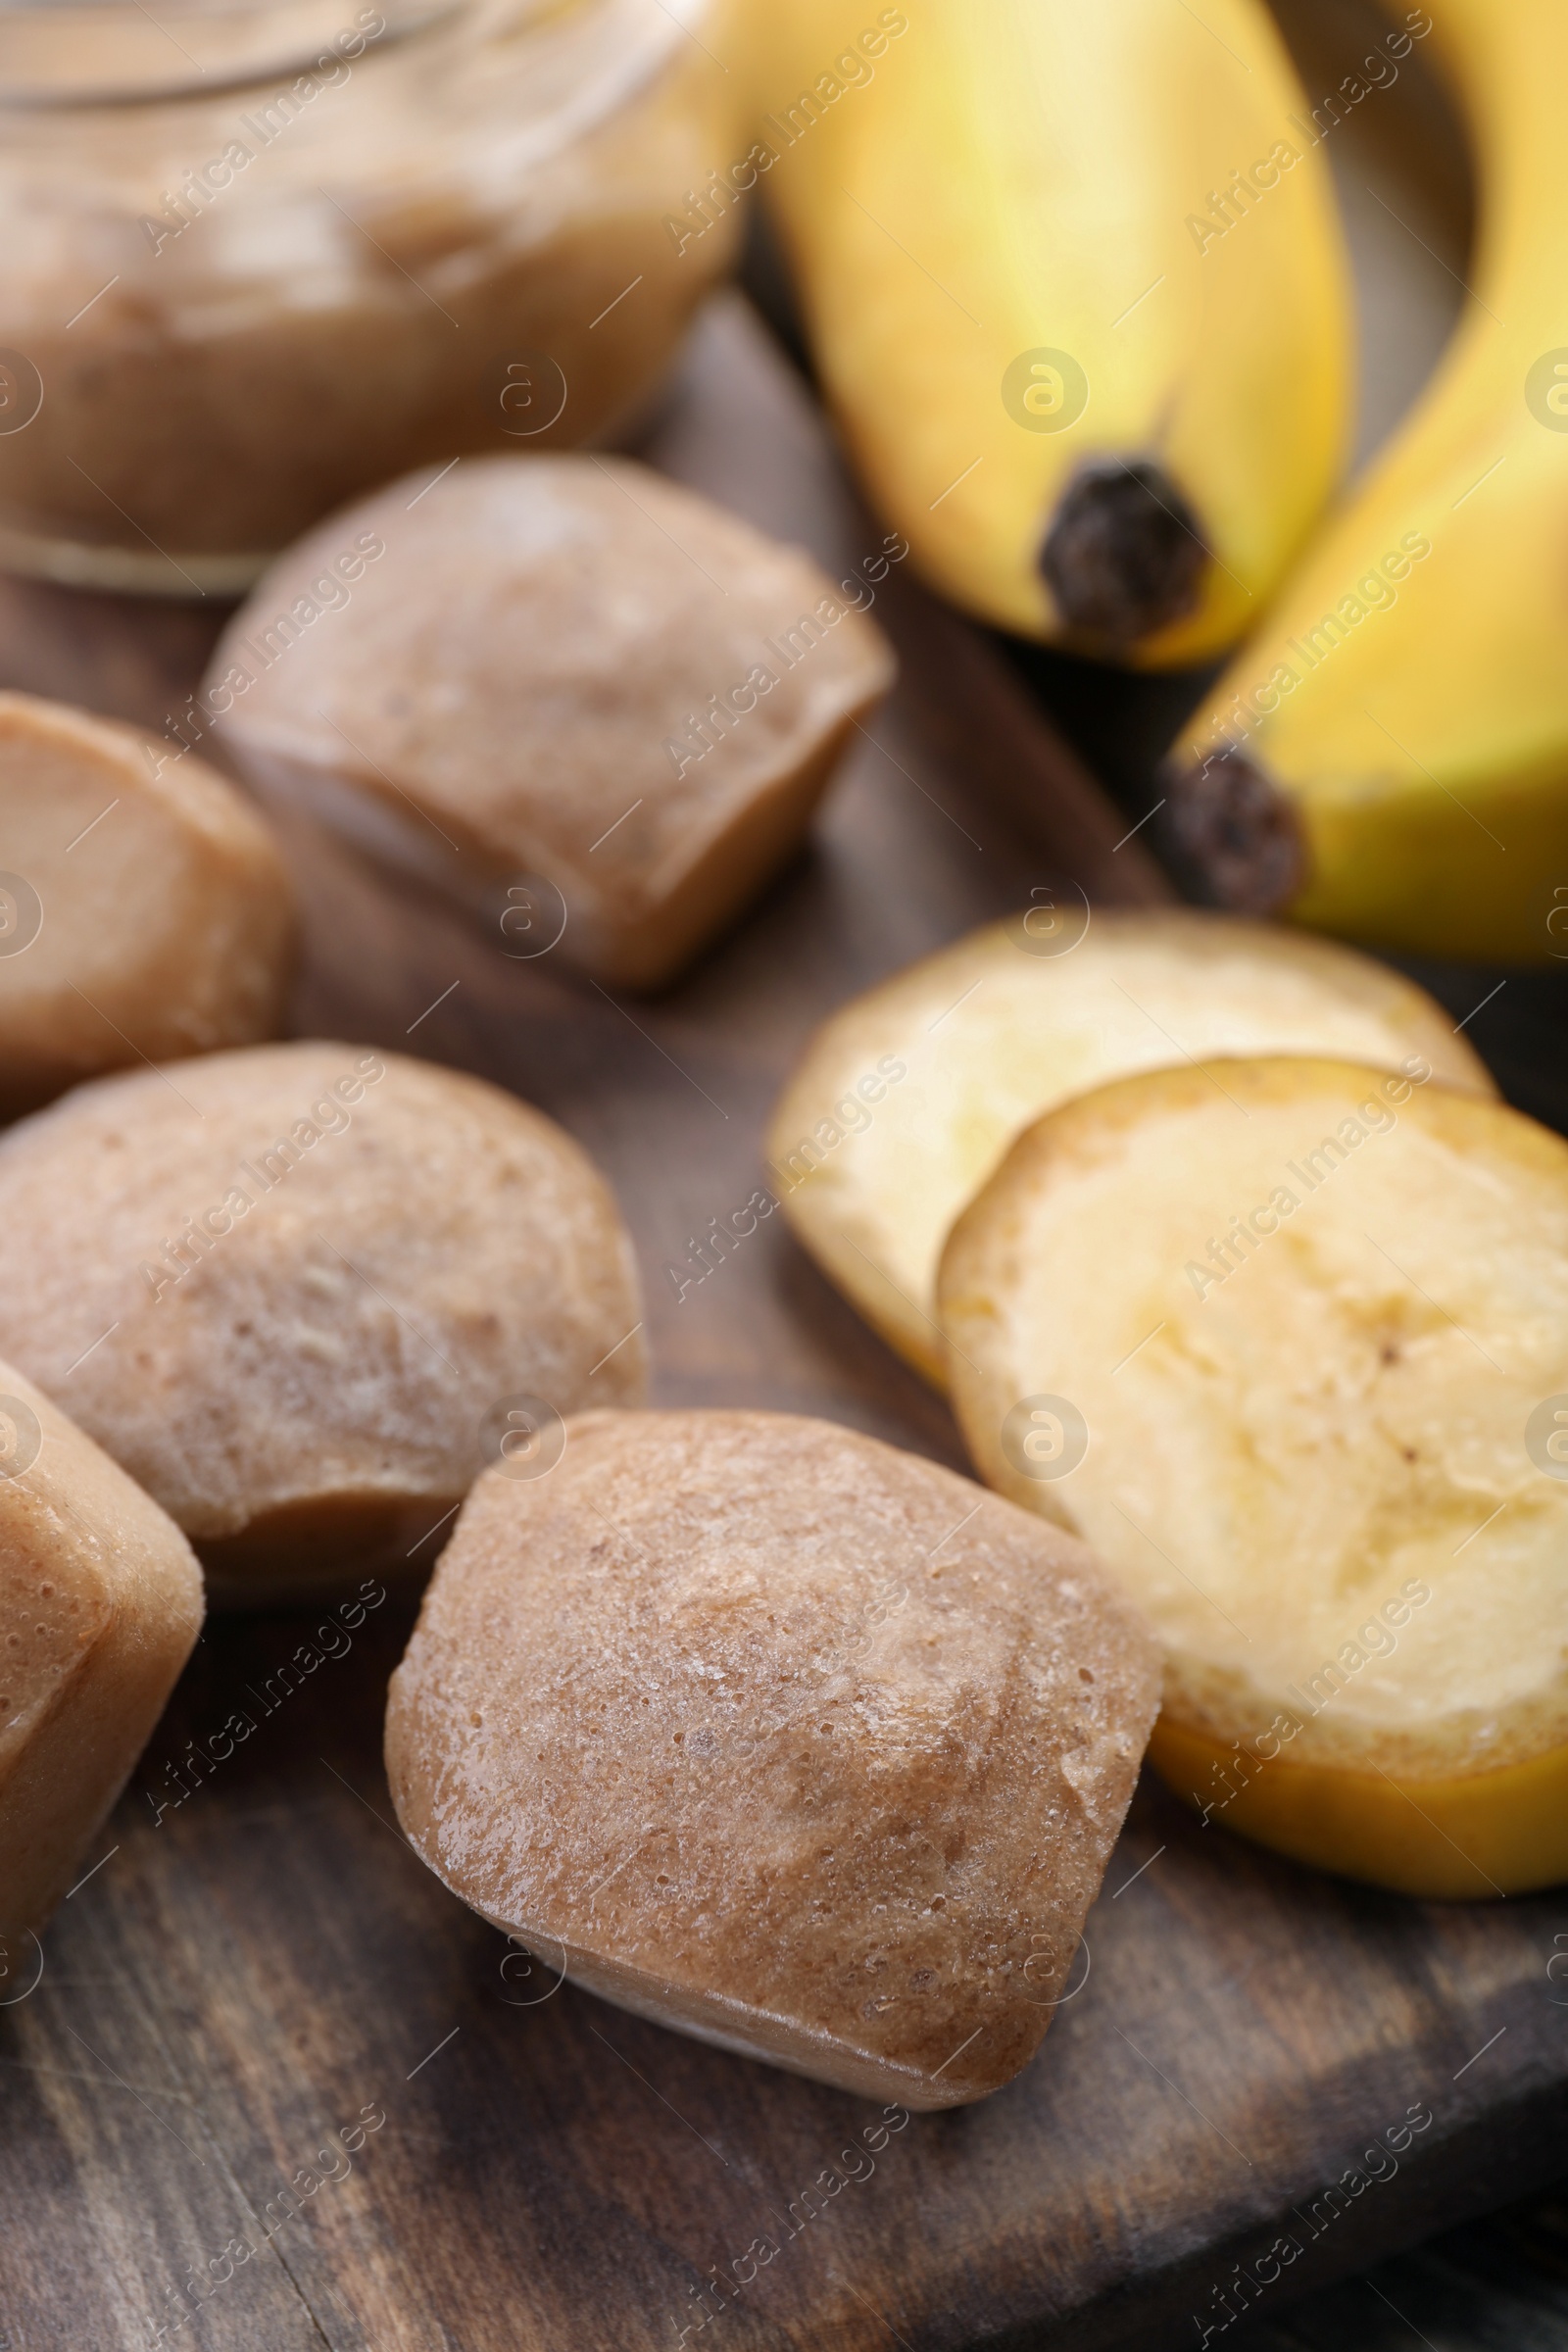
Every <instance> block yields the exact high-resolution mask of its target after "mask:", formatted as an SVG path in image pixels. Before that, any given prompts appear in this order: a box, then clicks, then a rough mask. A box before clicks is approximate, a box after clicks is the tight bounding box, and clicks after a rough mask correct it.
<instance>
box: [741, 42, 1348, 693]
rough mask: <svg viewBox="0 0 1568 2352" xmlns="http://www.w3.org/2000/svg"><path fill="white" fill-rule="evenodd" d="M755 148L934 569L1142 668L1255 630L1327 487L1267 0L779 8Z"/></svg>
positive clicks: (812, 333) (1311, 186)
mask: <svg viewBox="0 0 1568 2352" xmlns="http://www.w3.org/2000/svg"><path fill="white" fill-rule="evenodd" d="M755 40H756V44H757V49H758V51H759V52H760V54H758V55H757V56H756V57H755V58H754V66H755V69H756V74H757V79H758V84H759V87H760V93H761V97H762V109H761V112H762V120H761V123H760V139H759V142H758V145H757V146H756V147H754V149H753V151H752V156H751V158H750V159H749V162H750V165H751V168H752V172H753V176H754V177H755V176H759V175H760V179H761V184H762V186H763V188H764V190H765V194H766V199H767V201H768V203H769V205H770V206H771V210H772V215H773V218H774V220H775V221H776V222H777V224H778V226H779V228H780V230H781V232H782V238H783V242H784V244H785V247H786V249H787V253H788V257H789V259H790V262H791V265H792V268H793V271H794V275H795V282H796V285H797V289H798V292H799V296H800V300H801V303H802V308H803V312H804V315H805V320H806V325H807V330H808V333H809V338H810V342H811V346H812V350H813V353H814V355H815V359H816V362H817V365H818V368H819V370H820V374H821V378H822V382H823V386H824V389H825V391H826V393H827V396H828V398H829V400H830V402H831V404H832V407H833V409H834V411H835V412H836V415H837V417H838V421H839V424H840V427H841V430H842V433H843V435H844V438H845V441H846V442H847V444H848V447H849V450H850V453H851V455H852V457H853V459H854V460H855V462H856V464H857V466H858V470H859V473H860V477H861V479H862V481H863V483H864V484H865V487H866V489H867V490H868V492H869V494H870V496H871V498H872V500H873V502H874V503H875V505H876V506H877V507H878V508H879V509H880V510H881V512H882V513H883V514H884V515H886V517H887V519H888V520H889V521H891V522H894V523H896V524H897V525H898V527H899V529H900V530H901V531H902V532H903V533H904V535H905V536H906V538H907V540H908V543H909V546H910V549H911V551H912V553H913V556H914V559H915V561H916V564H918V566H919V567H920V568H921V569H922V571H923V572H924V573H925V575H926V576H927V577H928V578H929V579H930V580H931V582H932V583H933V584H934V585H935V586H936V587H937V588H939V589H940V590H941V591H943V592H944V593H945V594H946V595H948V596H950V597H951V598H953V599H954V600H955V601H956V603H958V604H959V605H962V606H964V607H966V608H967V609H968V610H969V611H971V612H973V613H978V614H979V615H980V616H981V617H982V618H984V619H986V620H990V621H993V622H996V623H999V624H1000V625H1001V626H1003V627H1004V628H1007V629H1011V630H1014V631H1018V632H1020V633H1022V634H1024V635H1026V636H1030V637H1034V638H1043V639H1049V640H1051V641H1053V642H1055V643H1058V644H1064V645H1067V646H1070V647H1073V648H1075V649H1076V650H1079V651H1084V652H1090V653H1093V654H1096V655H1099V656H1102V657H1106V658H1111V659H1115V660H1119V661H1124V662H1133V663H1136V664H1138V665H1140V666H1144V665H1148V666H1158V667H1164V666H1173V665H1177V664H1181V663H1188V662H1201V661H1203V660H1206V659H1209V658H1211V657H1212V656H1213V655H1214V654H1216V653H1217V652H1219V651H1220V650H1221V649H1223V648H1225V647H1226V646H1228V645H1230V644H1232V643H1233V642H1234V641H1235V640H1236V639H1237V637H1238V636H1240V635H1241V634H1242V632H1243V631H1244V630H1246V629H1248V628H1249V627H1250V626H1251V625H1252V624H1253V623H1254V621H1255V620H1256V617H1257V615H1258V613H1260V611H1261V610H1262V607H1263V604H1264V602H1265V600H1266V599H1267V597H1268V596H1269V595H1270V593H1271V592H1272V590H1273V589H1274V588H1275V586H1276V584H1277V582H1278V581H1279V579H1280V577H1281V575H1282V573H1283V572H1284V570H1285V568H1286V566H1287V564H1289V563H1290V561H1291V559H1292V558H1293V557H1294V555H1295V554H1296V552H1297V550H1298V548H1299V544H1300V542H1301V540H1302V538H1303V536H1304V534H1305V533H1306V531H1307V530H1308V529H1309V527H1310V526H1311V524H1312V522H1313V520H1314V519H1315V517H1316V515H1317V514H1318V512H1319V510H1320V508H1321V506H1322V504H1323V502H1324V500H1325V498H1326V497H1327V495H1328V494H1329V492H1330V490H1331V488H1332V486H1333V483H1334V481H1335V478H1336V475H1337V471H1338V468H1339V466H1340V463H1341V458H1342V452H1343V448H1344V442H1345V431H1346V418H1347V408H1348V340H1349V330H1348V315H1349V314H1348V299H1347V284H1346V270H1345V264H1344V258H1343V252H1342V245H1341V239H1340V233H1339V229H1338V226H1337V220H1336V215H1335V211H1334V206H1333V200H1332V196H1331V192H1330V188H1329V183H1328V174H1327V170H1326V167H1325V165H1324V162H1323V158H1322V156H1321V154H1320V153H1319V152H1316V151H1315V149H1314V141H1313V137H1312V132H1311V125H1310V123H1307V121H1306V102H1305V100H1304V98H1303V96H1302V94H1301V92H1300V90H1299V85H1298V84H1297V81H1296V79H1295V76H1294V74H1293V73H1292V71H1291V68H1290V65H1289V62H1288V60H1287V58H1286V56H1285V53H1284V50H1283V48H1282V46H1281V44H1280V41H1279V38H1278V35H1277V34H1276V32H1275V31H1274V29H1273V25H1272V24H1271V21H1270V19H1269V17H1268V15H1267V12H1266V10H1265V8H1264V7H1263V5H1262V0H1203V6H1202V8H1201V10H1197V9H1189V8H1186V7H1179V6H1174V5H1172V0H1096V5H1095V6H1094V7H1092V8H1084V7H1082V6H1079V5H1075V4H1074V0H987V5H986V6H984V7H983V8H977V7H975V6H974V5H973V4H972V0H903V5H901V6H900V7H897V8H884V9H882V10H880V11H879V12H877V11H873V9H872V8H871V7H870V6H869V5H859V4H858V5H855V6H851V5H850V4H849V0H791V5H790V6H789V7H788V8H782V9H778V10H776V11H773V12H769V21H768V22H767V23H766V24H765V25H760V26H759V27H758V28H757V31H756V34H755Z"/></svg>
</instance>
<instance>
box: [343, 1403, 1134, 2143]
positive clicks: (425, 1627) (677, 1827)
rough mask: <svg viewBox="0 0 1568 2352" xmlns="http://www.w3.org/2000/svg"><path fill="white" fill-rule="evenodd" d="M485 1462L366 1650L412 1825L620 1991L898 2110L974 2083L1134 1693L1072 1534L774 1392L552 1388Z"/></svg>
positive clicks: (990, 2080)
mask: <svg viewBox="0 0 1568 2352" xmlns="http://www.w3.org/2000/svg"><path fill="white" fill-rule="evenodd" d="M510 1468H511V1466H510V1465H507V1464H500V1465H498V1466H497V1467H496V1468H494V1469H492V1470H490V1471H488V1472H487V1473H486V1474H485V1476H484V1477H483V1478H482V1479H481V1480H480V1481H479V1483H478V1485H477V1486H476V1487H475V1488H474V1490H473V1492H472V1494H471V1495H470V1496H469V1499H468V1501H467V1503H466V1506H465V1508H464V1512H463V1515H462V1518H461V1519H460V1521H459V1523H458V1527H457V1531H456V1533H455V1535H454V1537H453V1540H452V1542H451V1544H449V1545H448V1547H447V1550H446V1552H445V1553H444V1554H443V1557H442V1559H441V1562H440V1565H439V1566H438V1568H437V1570H436V1575H435V1579H434V1582H433V1584H432V1585H431V1587H430V1590H429V1593H428V1594H427V1595H426V1598H425V1603H424V1608H423V1611H422V1614H421V1616H420V1619H419V1622H418V1625H417V1629H416V1631H415V1635H414V1638H413V1641H412V1642H411V1643H410V1646H409V1650H408V1653H407V1655H406V1656H405V1658H404V1660H403V1663H402V1665H401V1666H400V1667H399V1668H398V1671H397V1673H396V1675H395V1676H394V1678H393V1682H392V1690H391V1697H390V1704H389V1707H388V1714H387V1742H386V1745H387V1769H388V1774H389V1777H390V1781H391V1787H392V1792H393V1798H394V1801H395V1803H396V1805H397V1809H398V1814H399V1818H400V1819H401V1821H402V1823H403V1826H404V1828H405V1830H406V1831H407V1833H408V1835H409V1838H411V1840H412V1841H413V1844H414V1846H415V1848H416V1850H417V1852H418V1853H419V1854H421V1855H422V1856H423V1858H424V1860H425V1861H426V1862H427V1863H428V1864H429V1865H430V1867H431V1868H432V1869H433V1870H434V1871H435V1872H436V1873H437V1875H438V1876H439V1877H441V1878H442V1879H443V1880H445V1882H446V1884H447V1885H448V1886H449V1887H451V1888H452V1889H453V1891H454V1892H455V1893H457V1894H460V1895H461V1896H462V1897H463V1898H464V1900H465V1901H466V1902H468V1903H470V1904H471V1905H472V1906H473V1907H474V1909H475V1910H477V1911H479V1912H481V1913H482V1914H483V1915H484V1916H485V1917H486V1918H487V1919H489V1920H491V1921H492V1922H493V1923H494V1924H495V1925H496V1926H498V1927H501V1928H504V1929H506V1930H507V1931H508V1932H509V1933H511V1934H514V1935H515V1936H518V1937H519V1938H520V1939H521V1940H522V1941H523V1942H524V1943H526V1944H527V1945H529V1947H530V1948H531V1949H533V1950H534V1951H535V1952H537V1953H538V1954H539V1955H540V1956H541V1957H542V1958H545V1959H547V1960H548V1961H549V1962H550V1963H551V1965H552V1966H559V1967H560V1968H561V1969H562V1970H563V1971H564V1974H565V1975H567V1976H569V1977H570V1978H572V1979H573V1980H574V1981H575V1982H576V1983H577V1984H580V1985H584V1986H586V1987H587V1988H588V1989H589V1990H591V1991H594V1992H597V1993H600V1994H602V1995H603V1996H604V1997H605V1998H606V1999H608V2000H612V2001H615V2002H618V2003H619V2004H620V2005H621V2006H622V2007H623V2008H627V2009H630V2010H633V2011H635V2012H636V2013H637V2014H639V2015H641V2016H644V2017H649V2018H653V2019H655V2020H657V2021H658V2022H659V2023H661V2024H663V2025H668V2026H673V2027H675V2028H677V2029H678V2030H680V2031H682V2032H684V2033H688V2034H696V2035H698V2036H699V2037H700V2038H702V2039H704V2040H708V2041H711V2042H716V2043H718V2044H719V2045H720V2046H721V2047H723V2048H726V2049H731V2050H736V2051H740V2052H742V2053H744V2054H745V2055H747V2056H750V2057H754V2058H761V2059H765V2060H767V2061H769V2062H770V2063H772V2064H773V2065H776V2066H783V2067H788V2068H790V2069H792V2070H793V2071H795V2072H797V2073H800V2074H806V2075H812V2076H815V2077H817V2078H818V2079H819V2080H821V2081H823V2082H832V2083H836V2084H838V2085H839V2086H840V2087H842V2088H844V2089H848V2090H854V2091H858V2092H861V2093H864V2094H865V2095H867V2096H870V2097H875V2098H878V2099H890V2098H892V2099H898V2100H900V2101H902V2102H903V2103H904V2104H905V2105H906V2106H907V2107H911V2108H931V2107H946V2106H955V2105H958V2104H960V2103H962V2102H964V2101H966V2100H971V2099H976V2098H981V2097H984V2096H985V2095H986V2094H987V2093H988V2092H990V2091H993V2090H996V2089H998V2088H999V2087H1000V2086H1001V2084H1003V2083H1004V2082H1006V2081H1008V2079H1009V2078H1010V2077H1011V2076H1012V2075H1014V2074H1015V2073H1016V2072H1017V2070H1018V2069H1019V2068H1020V2067H1021V2066H1022V2065H1023V2064H1024V2063H1025V2062H1026V2060H1027V2059H1028V2058H1029V2057H1030V2056H1031V2055H1032V2054H1033V2052H1034V2050H1035V2048H1036V2047H1037V2045H1038V2043H1039V2041H1040V2038H1041V2036H1042V2034H1044V2033H1045V2031H1046V2028H1047V2026H1048V2025H1049V2023H1050V2021H1051V2018H1052V2016H1053V2014H1054V2007H1055V2004H1056V2003H1057V2002H1058V2001H1059V1999H1060V1998H1061V1996H1062V1994H1063V1991H1064V1989H1065V1988H1066V1985H1067V1980H1068V1977H1069V1974H1071V1973H1072V1972H1073V1970H1074V1967H1075V1963H1077V1962H1078V1955H1079V1936H1080V1930H1081V1929H1082V1926H1083V1923H1084V1919H1085V1917H1086V1915H1087V1913H1088V1910H1089V1907H1090V1904H1091V1903H1092V1902H1093V1900H1094V1897H1095V1893H1096V1890H1097V1889H1098V1887H1099V1885H1100V1881H1101V1877H1102V1875H1103V1871H1104V1867H1105V1862H1106V1859H1107V1857H1108V1855H1109V1853H1110V1849H1111V1846H1112V1845H1113V1843H1114V1841H1115V1838H1116V1835H1117V1832H1118V1830H1119V1829H1120V1827H1121V1821H1122V1816H1123V1814H1124V1812H1125V1810H1126V1807H1127V1803H1128V1799H1129V1797H1130V1796H1131V1793H1132V1788H1133V1783H1134V1780H1135V1778H1136V1775H1137V1772H1138V1766H1139V1761H1140V1759H1141V1757H1142V1755H1143V1752H1144V1746H1145V1742H1146V1740H1147V1739H1148V1736H1149V1731H1150V1727H1151V1725H1152V1721H1153V1717H1154V1711H1155V1707H1156V1704H1157V1698H1158V1676H1157V1667H1156V1661H1155V1653H1154V1651H1153V1649H1152V1645H1151V1643H1150V1642H1149V1640H1148V1638H1147V1637H1146V1635H1145V1634H1144V1632H1143V1630H1142V1627H1141V1624H1140V1622H1139V1620H1138V1619H1137V1618H1136V1617H1135V1615H1134V1614H1133V1612H1132V1610H1131V1609H1130V1608H1128V1607H1127V1606H1126V1605H1125V1604H1124V1603H1123V1602H1122V1601H1121V1600H1119V1599H1118V1598H1117V1597H1116V1595H1115V1594H1114V1593H1112V1592H1111V1590H1110V1589H1109V1587H1108V1586H1107V1585H1106V1584H1104V1583H1103V1581H1102V1579H1101V1577H1100V1575H1099V1573H1098V1571H1097V1569H1096V1567H1095V1564H1094V1561H1093V1558H1092V1556H1091V1554H1090V1553H1089V1552H1088V1551H1087V1550H1086V1549H1085V1547H1084V1546H1083V1545H1082V1544H1077V1543H1075V1542H1073V1541H1072V1540H1071V1539H1068V1538H1064V1537H1063V1536H1062V1534H1061V1533H1060V1532H1059V1531H1057V1530H1054V1529H1051V1528H1049V1527H1047V1526H1046V1525H1045V1523H1044V1522H1042V1521H1040V1520H1038V1519H1035V1518H1032V1517H1031V1516H1030V1515H1029V1514H1028V1513H1026V1512H1023V1511H1020V1510H1018V1509H1016V1508H1015V1507H1014V1506H1013V1505H1011V1504H1009V1503H1007V1502H1005V1501H1003V1500H1002V1499H1001V1498H1000V1497H999V1496H996V1495H986V1494H983V1493H982V1492H981V1491H980V1490H979V1489H978V1488H976V1487H973V1486H971V1485H970V1484H969V1483H968V1482H967V1481H966V1480H964V1479H961V1478H957V1477H956V1476H955V1475H954V1474H953V1473H952V1472H951V1471H948V1470H943V1469H939V1468H937V1467H936V1466H935V1465H934V1464H933V1463H930V1462H926V1461H921V1460H918V1459H916V1458H915V1457H914V1456H913V1455H910V1454H907V1453H901V1452H899V1451H898V1450H896V1449H895V1448H894V1447H893V1446H885V1445H882V1444H879V1443H878V1442H877V1441H876V1440H874V1439H871V1438H867V1437H862V1436H860V1435H859V1433H858V1432H857V1431H854V1430H849V1429H842V1428H837V1427H834V1426H832V1425H830V1424H828V1423H826V1422H822V1421H813V1420H805V1419H798V1418H795V1417H794V1416H792V1415H787V1414H779V1413H762V1412H729V1411H685V1412H622V1413H604V1412H594V1413H585V1414H581V1415H579V1416H578V1417H576V1418H575V1419H573V1420H571V1421H568V1422H567V1424H566V1443H565V1447H564V1452H563V1453H562V1454H561V1456H560V1458H559V1460H558V1461H557V1462H556V1463H555V1466H554V1467H553V1468H551V1469H549V1470H548V1471H546V1472H544V1473H543V1474H542V1475H541V1474H537V1465H535V1464H531V1463H523V1464H519V1465H518V1466H517V1470H518V1474H517V1475H515V1476H514V1475H511V1474H510ZM530 1470H534V1471H535V1472H536V1474H535V1475H528V1474H527V1473H528V1472H529V1471H530Z"/></svg>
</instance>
